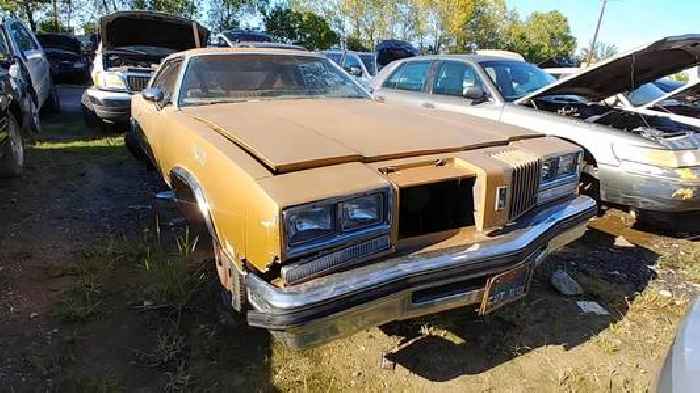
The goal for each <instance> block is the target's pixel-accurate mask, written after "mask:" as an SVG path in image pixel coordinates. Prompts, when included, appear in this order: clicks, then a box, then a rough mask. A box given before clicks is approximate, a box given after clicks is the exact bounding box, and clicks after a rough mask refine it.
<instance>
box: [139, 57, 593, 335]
mask: <svg viewBox="0 0 700 393" xmlns="http://www.w3.org/2000/svg"><path fill="white" fill-rule="evenodd" d="M406 83H416V84H418V85H419V84H420V83H421V81H420V80H418V81H410V80H407V81H406ZM132 114H133V118H132V128H131V131H130V132H129V133H128V134H127V144H128V146H129V147H130V149H132V151H133V152H136V154H138V155H141V156H144V157H148V158H149V159H150V160H151V162H152V163H153V165H154V166H155V167H156V168H158V170H159V171H160V173H161V174H162V176H163V178H164V179H165V181H166V182H167V183H168V184H169V185H170V187H171V188H172V191H173V192H174V194H175V196H176V198H175V199H176V200H177V201H179V202H180V205H181V206H182V207H183V209H184V210H185V213H186V215H187V216H188V217H190V219H192V220H195V217H197V216H199V217H201V218H202V220H203V221H204V222H205V223H206V227H207V228H208V231H209V234H210V235H211V237H212V240H213V244H214V252H215V255H216V264H217V269H218V272H219V278H220V281H221V284H222V286H223V287H224V288H225V290H226V291H227V293H228V294H229V299H230V300H231V305H232V307H233V308H235V309H236V310H238V311H239V312H241V313H243V315H244V316H245V317H246V318H247V321H248V323H249V324H250V325H252V326H259V327H264V328H267V329H269V330H271V331H272V332H273V333H275V335H276V336H277V337H279V338H281V339H283V340H284V341H285V342H286V343H287V344H288V345H290V346H292V347H296V348H303V347H307V346H310V345H315V344H318V343H322V342H324V341H328V340H330V339H333V338H337V337H341V336H343V335H348V334H351V333H353V332H356V331H358V330H361V329H364V328H367V327H371V326H375V325H379V324H382V323H385V322H388V321H391V320H396V319H403V318H411V317H415V316H418V315H423V314H428V313H434V312H437V311H441V310H446V309H451V308H456V307H462V306H466V305H474V306H478V310H479V312H481V313H487V312H490V311H491V310H493V309H495V308H497V307H500V306H502V305H504V304H507V303H510V302H512V301H514V300H517V299H519V298H521V297H522V296H524V295H525V293H526V292H527V289H528V286H529V280H530V273H531V271H532V269H533V267H534V266H535V265H537V264H538V263H539V262H540V261H541V260H542V259H543V257H544V256H545V255H547V254H548V253H549V252H551V251H552V250H554V249H557V248H559V247H561V246H562V245H564V244H566V243H568V242H570V241H573V240H574V239H576V238H578V237H579V236H580V235H581V234H582V233H583V232H584V230H585V225H586V221H587V220H588V219H589V218H590V217H591V216H593V215H594V213H595V211H596V208H595V202H594V201H593V200H591V199H590V198H588V197H584V196H578V194H577V186H578V181H579V172H580V165H581V151H580V150H579V148H577V147H576V146H574V145H572V144H570V143H568V142H565V141H563V140H560V139H557V138H554V137H547V136H545V135H542V134H538V133H535V132H532V131H527V130H524V129H521V128H517V127H513V126H509V125H505V124H499V123H496V122H492V121H489V120H485V119H477V118H473V117H468V116H465V115H461V114H456V113H448V112H444V113H442V112H437V111H432V112H428V111H421V110H415V109H406V108H398V107H389V106H386V105H384V104H382V103H380V102H376V101H372V100H371V99H370V97H369V95H368V94H367V92H366V91H365V90H363V89H362V88H361V87H360V86H359V85H358V84H357V83H356V82H354V81H353V80H352V78H350V77H349V76H348V75H347V74H345V73H344V72H343V71H342V70H341V69H339V68H338V67H337V66H336V65H334V64H333V63H331V62H330V61H329V60H327V59H326V58H325V57H323V56H321V55H318V54H314V53H308V52H300V51H293V50H275V49H251V48H249V49H218V48H217V49H195V50H190V51H187V52H184V53H178V54H175V55H172V56H170V57H168V58H167V59H166V60H165V61H164V62H163V64H162V65H161V67H160V69H159V70H158V72H157V73H156V74H155V76H154V78H153V80H152V81H151V83H150V86H149V88H148V89H146V90H144V92H143V93H142V94H141V95H139V96H136V97H135V98H134V99H133V101H132ZM189 207H196V209H194V210H193V209H189Z"/></svg>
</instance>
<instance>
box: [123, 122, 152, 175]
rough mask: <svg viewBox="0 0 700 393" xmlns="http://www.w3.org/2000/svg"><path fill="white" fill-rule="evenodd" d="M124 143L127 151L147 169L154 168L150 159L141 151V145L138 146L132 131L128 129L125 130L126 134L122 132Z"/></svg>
mask: <svg viewBox="0 0 700 393" xmlns="http://www.w3.org/2000/svg"><path fill="white" fill-rule="evenodd" d="M124 144H125V145H126V148H127V150H129V153H131V155H132V156H133V157H134V158H135V159H137V160H138V161H141V162H143V163H144V164H146V167H148V169H155V167H154V166H153V163H152V162H151V160H150V159H149V158H148V156H147V155H146V154H145V153H144V152H143V150H142V149H141V146H139V144H138V142H137V141H136V136H135V135H134V133H133V131H131V130H129V131H127V132H126V134H124Z"/></svg>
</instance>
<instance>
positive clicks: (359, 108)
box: [183, 99, 543, 173]
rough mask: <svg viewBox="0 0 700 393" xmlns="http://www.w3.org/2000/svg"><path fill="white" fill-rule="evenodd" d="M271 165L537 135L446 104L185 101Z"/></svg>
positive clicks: (297, 166) (296, 166) (287, 168)
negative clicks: (440, 108) (441, 107)
mask: <svg viewBox="0 0 700 393" xmlns="http://www.w3.org/2000/svg"><path fill="white" fill-rule="evenodd" d="M183 111H184V112H185V113H186V114H188V115H190V116H192V117H193V118H195V119H196V120H199V121H201V122H203V123H205V124H206V125H208V126H209V127H210V128H212V129H213V130H215V131H217V132H219V133H221V134H222V135H224V136H225V137H226V138H228V139H229V140H230V141H231V142H233V143H235V144H237V145H238V146H239V147H241V148H242V149H244V150H246V151H247V152H248V153H249V154H251V155H252V156H254V157H255V158H256V159H257V160H258V161H260V162H261V163H263V164H264V165H265V166H267V167H268V169H270V170H271V171H272V172H273V173H285V172H292V171H297V170H303V169H309V168H314V167H321V166H328V165H335V164H340V163H345V162H353V161H359V162H370V161H379V160H385V159H390V158H399V157H411V156H420V155H425V154H435V153H441V152H450V151H459V150H468V149H475V148H479V147H486V146H494V145H505V144H507V143H508V142H509V141H513V140H518V139H524V138H529V137H538V136H543V135H542V134H539V133H535V132H532V131H529V130H525V129H522V128H518V127H513V126H509V125H506V124H503V123H499V122H495V121H491V120H486V119H481V118H475V117H470V116H465V115H462V114H458V113H451V112H436V111H420V110H419V111H416V110H413V109H412V108H408V107H400V106H388V105H386V104H382V103H378V102H374V101H371V100H357V99H354V100H353V99H308V100H282V99H280V100H269V101H259V102H245V103H226V104H214V105H207V106H197V107H185V108H183Z"/></svg>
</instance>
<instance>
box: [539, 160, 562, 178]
mask: <svg viewBox="0 0 700 393" xmlns="http://www.w3.org/2000/svg"><path fill="white" fill-rule="evenodd" d="M558 167H559V157H554V158H548V159H546V160H544V161H543V162H542V180H541V181H540V182H541V183H547V182H550V181H552V180H554V179H556V177H557V172H558V170H559V169H558Z"/></svg>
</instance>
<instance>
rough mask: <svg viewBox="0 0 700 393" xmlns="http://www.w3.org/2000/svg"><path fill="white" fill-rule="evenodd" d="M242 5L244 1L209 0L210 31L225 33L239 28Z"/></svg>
mask: <svg viewBox="0 0 700 393" xmlns="http://www.w3.org/2000/svg"><path fill="white" fill-rule="evenodd" d="M243 3H244V0H211V1H210V2H209V5H210V7H211V8H210V10H209V26H210V27H211V28H212V30H213V31H225V30H231V29H237V28H239V27H240V25H241V8H242V6H243Z"/></svg>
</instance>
